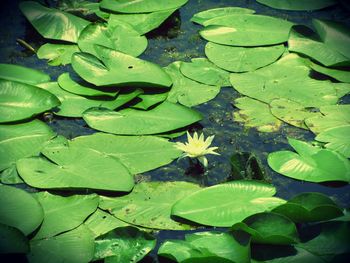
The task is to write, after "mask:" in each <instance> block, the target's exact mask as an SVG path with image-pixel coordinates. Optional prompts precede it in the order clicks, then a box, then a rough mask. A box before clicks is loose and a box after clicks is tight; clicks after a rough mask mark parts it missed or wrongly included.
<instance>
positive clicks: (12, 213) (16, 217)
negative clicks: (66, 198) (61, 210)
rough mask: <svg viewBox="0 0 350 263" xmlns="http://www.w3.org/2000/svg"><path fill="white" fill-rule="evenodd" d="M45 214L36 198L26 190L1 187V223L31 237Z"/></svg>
mask: <svg viewBox="0 0 350 263" xmlns="http://www.w3.org/2000/svg"><path fill="white" fill-rule="evenodd" d="M43 218H44V213H43V209H42V207H41V205H40V204H39V203H38V201H37V200H35V198H34V197H33V196H32V195H31V194H29V193H27V192H25V191H24V190H21V189H18V188H15V187H12V186H6V185H0V223H1V224H4V225H8V226H12V227H15V228H17V229H19V230H20V231H21V232H22V233H23V234H24V235H29V234H30V233H32V232H33V231H34V230H35V229H37V227H38V226H39V225H40V224H41V222H42V221H43Z"/></svg>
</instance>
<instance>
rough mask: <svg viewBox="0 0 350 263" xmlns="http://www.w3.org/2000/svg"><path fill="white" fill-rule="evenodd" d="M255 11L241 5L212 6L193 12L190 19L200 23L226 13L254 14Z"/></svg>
mask: <svg viewBox="0 0 350 263" xmlns="http://www.w3.org/2000/svg"><path fill="white" fill-rule="evenodd" d="M254 13H255V11H254V10H252V9H248V8H242V7H231V6H230V7H219V8H212V9H208V10H205V11H201V12H198V13H196V14H194V15H193V16H192V18H191V21H192V22H194V23H197V24H200V25H203V23H204V22H205V21H207V20H210V19H212V18H216V17H221V16H227V15H241V14H254Z"/></svg>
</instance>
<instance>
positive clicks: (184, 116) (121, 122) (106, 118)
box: [83, 101, 202, 135]
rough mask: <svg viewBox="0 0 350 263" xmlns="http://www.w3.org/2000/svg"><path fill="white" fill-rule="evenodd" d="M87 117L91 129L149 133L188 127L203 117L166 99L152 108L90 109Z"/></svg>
mask: <svg viewBox="0 0 350 263" xmlns="http://www.w3.org/2000/svg"><path fill="white" fill-rule="evenodd" d="M83 118H84V120H85V121H86V123H87V124H88V125H89V126H90V127H91V128H93V129H96V130H99V131H104V132H109V133H114V134H121V135H146V134H157V133H162V132H167V131H172V130H176V129H179V128H182V127H185V126H188V125H190V124H192V123H195V122H197V121H199V120H201V119H202V116H201V115H200V114H199V113H198V112H197V111H195V110H192V109H190V108H187V107H185V106H182V105H178V104H174V103H171V102H167V101H166V102H163V103H162V104H160V105H158V106H157V107H155V108H153V109H151V110H148V111H143V110H135V109H124V110H121V111H118V112H116V111H111V110H104V109H90V110H87V111H85V112H84V114H83Z"/></svg>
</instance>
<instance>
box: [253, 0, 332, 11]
mask: <svg viewBox="0 0 350 263" xmlns="http://www.w3.org/2000/svg"><path fill="white" fill-rule="evenodd" d="M256 1H257V2H259V3H260V4H263V5H267V6H269V7H272V8H276V9H283V10H294V11H306V10H307V11H310V10H317V9H322V8H325V7H328V6H331V5H335V4H336V3H337V1H336V0H308V1H305V0H292V1H290V0H256Z"/></svg>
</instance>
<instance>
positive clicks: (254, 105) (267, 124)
mask: <svg viewBox="0 0 350 263" xmlns="http://www.w3.org/2000/svg"><path fill="white" fill-rule="evenodd" d="M234 105H235V107H237V108H238V109H239V111H235V112H233V118H234V121H237V122H243V123H244V125H245V126H246V127H255V128H256V129H257V130H258V131H260V132H274V131H278V130H279V128H280V126H281V124H282V122H281V121H280V120H279V119H277V118H276V117H274V116H273V115H272V114H271V111H270V107H269V105H268V104H266V103H263V102H260V101H258V100H255V99H251V98H249V97H242V98H238V99H236V100H235V102H234Z"/></svg>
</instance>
